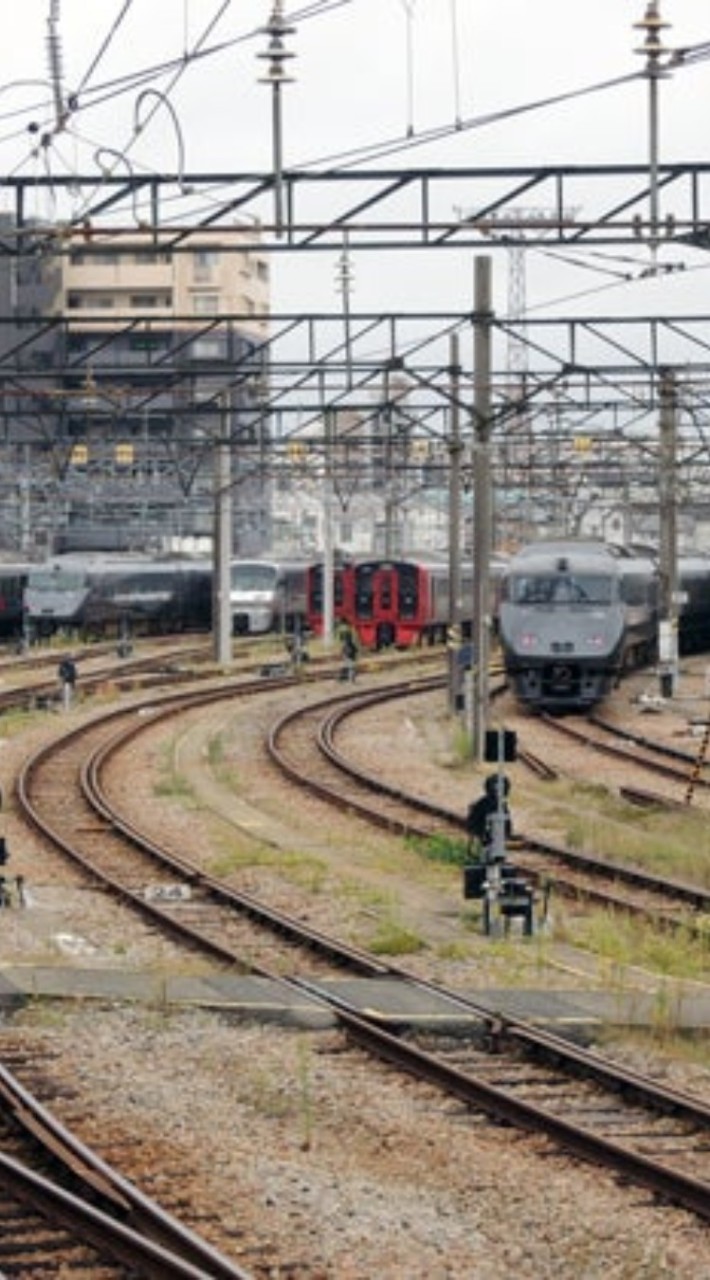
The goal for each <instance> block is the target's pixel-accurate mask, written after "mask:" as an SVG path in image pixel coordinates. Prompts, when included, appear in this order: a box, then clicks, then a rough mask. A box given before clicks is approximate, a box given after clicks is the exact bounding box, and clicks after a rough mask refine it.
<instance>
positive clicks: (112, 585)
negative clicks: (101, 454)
mask: <svg viewBox="0 0 710 1280" xmlns="http://www.w3.org/2000/svg"><path fill="white" fill-rule="evenodd" d="M24 610H25V620H26V626H27V627H28V629H29V631H30V634H31V635H32V636H49V635H52V634H53V633H55V632H56V631H61V630H68V631H72V632H76V633H78V634H80V635H81V636H83V637H85V638H90V637H93V636H95V637H102V636H112V635H116V636H121V635H127V634H139V633H153V634H154V633H164V634H168V633H170V632H176V631H206V630H209V628H210V626H211V623H212V569H211V565H210V564H209V562H206V561H200V560H189V559H184V560H183V559H153V558H151V557H150V556H140V555H136V556H128V555H111V554H105V555H101V554H91V555H82V554H79V553H69V554H67V555H61V556H56V557H55V558H53V559H52V560H49V561H46V562H45V563H43V564H39V565H34V566H33V567H32V568H31V569H30V571H29V574H28V577H27V583H26V587H25V592H24Z"/></svg>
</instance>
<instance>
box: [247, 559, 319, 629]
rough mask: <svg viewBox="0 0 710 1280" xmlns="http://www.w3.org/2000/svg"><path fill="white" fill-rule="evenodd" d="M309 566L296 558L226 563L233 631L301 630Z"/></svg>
mask: <svg viewBox="0 0 710 1280" xmlns="http://www.w3.org/2000/svg"><path fill="white" fill-rule="evenodd" d="M310 567H311V566H310V564H309V563H308V562H306V561H298V560H265V559H253V560H233V561H232V563H231V566H230V575H231V584H230V604H231V612H232V632H233V634H234V635H264V634H265V633H266V632H269V631H276V632H281V633H284V634H287V633H288V634H295V633H298V632H304V631H305V630H306V628H307V614H308V608H307V592H308V573H309V569H310Z"/></svg>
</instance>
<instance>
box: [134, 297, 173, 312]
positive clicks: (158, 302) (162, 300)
mask: <svg viewBox="0 0 710 1280" xmlns="http://www.w3.org/2000/svg"><path fill="white" fill-rule="evenodd" d="M171 301H172V300H171V297H170V294H169V293H132V294H131V297H130V301H129V306H131V307H134V308H135V309H136V310H138V309H140V308H141V307H146V308H148V307H169V306H170V305H171Z"/></svg>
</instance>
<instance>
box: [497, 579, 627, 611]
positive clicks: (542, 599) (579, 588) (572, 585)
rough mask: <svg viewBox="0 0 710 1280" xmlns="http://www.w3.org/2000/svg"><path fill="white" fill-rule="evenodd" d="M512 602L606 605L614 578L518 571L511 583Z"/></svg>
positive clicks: (608, 602) (612, 594)
mask: <svg viewBox="0 0 710 1280" xmlns="http://www.w3.org/2000/svg"><path fill="white" fill-rule="evenodd" d="M509 594H510V599H511V601H512V602H513V604H546V605H551V606H553V607H554V606H555V605H569V604H582V605H608V604H611V602H612V600H613V598H614V593H613V579H612V578H611V577H609V575H608V574H602V573H594V574H592V573H587V574H568V573H565V574H562V573H554V574H552V573H551V574H520V575H518V576H516V577H514V578H512V580H511V583H510V593H509Z"/></svg>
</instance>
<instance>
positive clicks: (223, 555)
mask: <svg viewBox="0 0 710 1280" xmlns="http://www.w3.org/2000/svg"><path fill="white" fill-rule="evenodd" d="M229 426H230V423H229V401H228V393H225V395H224V397H223V399H222V401H221V408H220V415H219V428H218V431H219V435H218V437H217V441H216V443H215V474H214V486H215V498H214V538H213V547H214V556H213V565H212V639H213V656H214V660H215V662H217V663H218V664H219V665H220V666H222V667H226V666H228V665H229V663H230V662H231V661H232V609H231V602H230V592H231V586H232V582H231V559H232V458H231V451H230V430H229Z"/></svg>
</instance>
